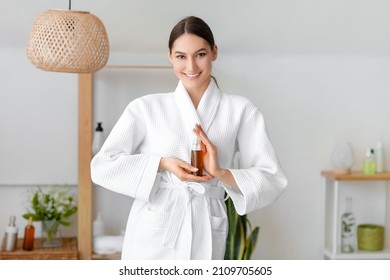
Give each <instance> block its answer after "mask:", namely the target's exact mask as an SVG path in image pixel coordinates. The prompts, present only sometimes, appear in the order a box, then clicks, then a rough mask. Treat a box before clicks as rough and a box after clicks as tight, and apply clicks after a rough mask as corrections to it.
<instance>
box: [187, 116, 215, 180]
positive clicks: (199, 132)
mask: <svg viewBox="0 0 390 280" xmlns="http://www.w3.org/2000/svg"><path fill="white" fill-rule="evenodd" d="M193 132H194V134H195V135H196V136H197V137H199V139H200V140H201V141H202V146H203V147H202V148H203V149H204V150H205V154H204V168H205V170H206V171H207V173H208V174H210V175H211V176H213V177H215V175H216V173H217V172H218V171H219V170H220V169H221V168H220V167H219V163H218V151H217V147H216V146H215V145H214V144H213V143H212V142H211V141H210V140H209V138H208V137H207V135H206V133H205V132H204V131H203V129H202V127H201V126H200V125H199V124H196V125H195V127H194V129H193Z"/></svg>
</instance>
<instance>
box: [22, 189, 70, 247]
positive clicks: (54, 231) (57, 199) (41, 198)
mask: <svg viewBox="0 0 390 280" xmlns="http://www.w3.org/2000/svg"><path fill="white" fill-rule="evenodd" d="M76 212H77V206H76V202H75V199H74V196H73V195H71V194H69V188H68V187H67V186H59V185H53V186H49V188H48V190H47V192H44V191H43V190H42V188H41V187H38V189H37V190H34V191H33V192H32V193H31V197H30V199H29V207H28V212H27V213H25V214H24V215H23V218H25V219H27V220H28V219H29V218H30V217H31V218H32V220H33V221H41V222H42V246H43V247H58V246H61V237H60V231H59V226H60V225H62V226H70V225H71V223H70V222H69V221H68V218H69V217H70V216H71V215H73V214H75V213H76Z"/></svg>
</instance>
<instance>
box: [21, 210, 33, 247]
mask: <svg viewBox="0 0 390 280" xmlns="http://www.w3.org/2000/svg"><path fill="white" fill-rule="evenodd" d="M34 233H35V228H34V226H33V221H32V217H30V218H29V219H28V224H27V226H26V227H25V228H24V239H23V250H26V251H32V250H34Z"/></svg>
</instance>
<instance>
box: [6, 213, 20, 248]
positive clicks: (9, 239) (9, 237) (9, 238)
mask: <svg viewBox="0 0 390 280" xmlns="http://www.w3.org/2000/svg"><path fill="white" fill-rule="evenodd" d="M15 219H16V218H15V216H11V217H10V218H9V225H8V227H7V228H6V229H5V251H15V250H16V242H17V240H18V228H17V227H16V225H15Z"/></svg>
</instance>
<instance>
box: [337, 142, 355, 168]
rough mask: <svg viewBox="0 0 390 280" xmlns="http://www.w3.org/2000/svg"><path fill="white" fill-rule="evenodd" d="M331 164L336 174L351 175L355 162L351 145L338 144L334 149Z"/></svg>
mask: <svg viewBox="0 0 390 280" xmlns="http://www.w3.org/2000/svg"><path fill="white" fill-rule="evenodd" d="M331 162H332V165H333V167H334V172H335V173H337V174H348V173H350V172H351V168H352V166H353V164H354V162H355V158H354V155H353V151H352V147H351V144H350V143H349V142H340V143H337V144H336V145H335V146H334V148H333V152H332V156H331Z"/></svg>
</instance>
